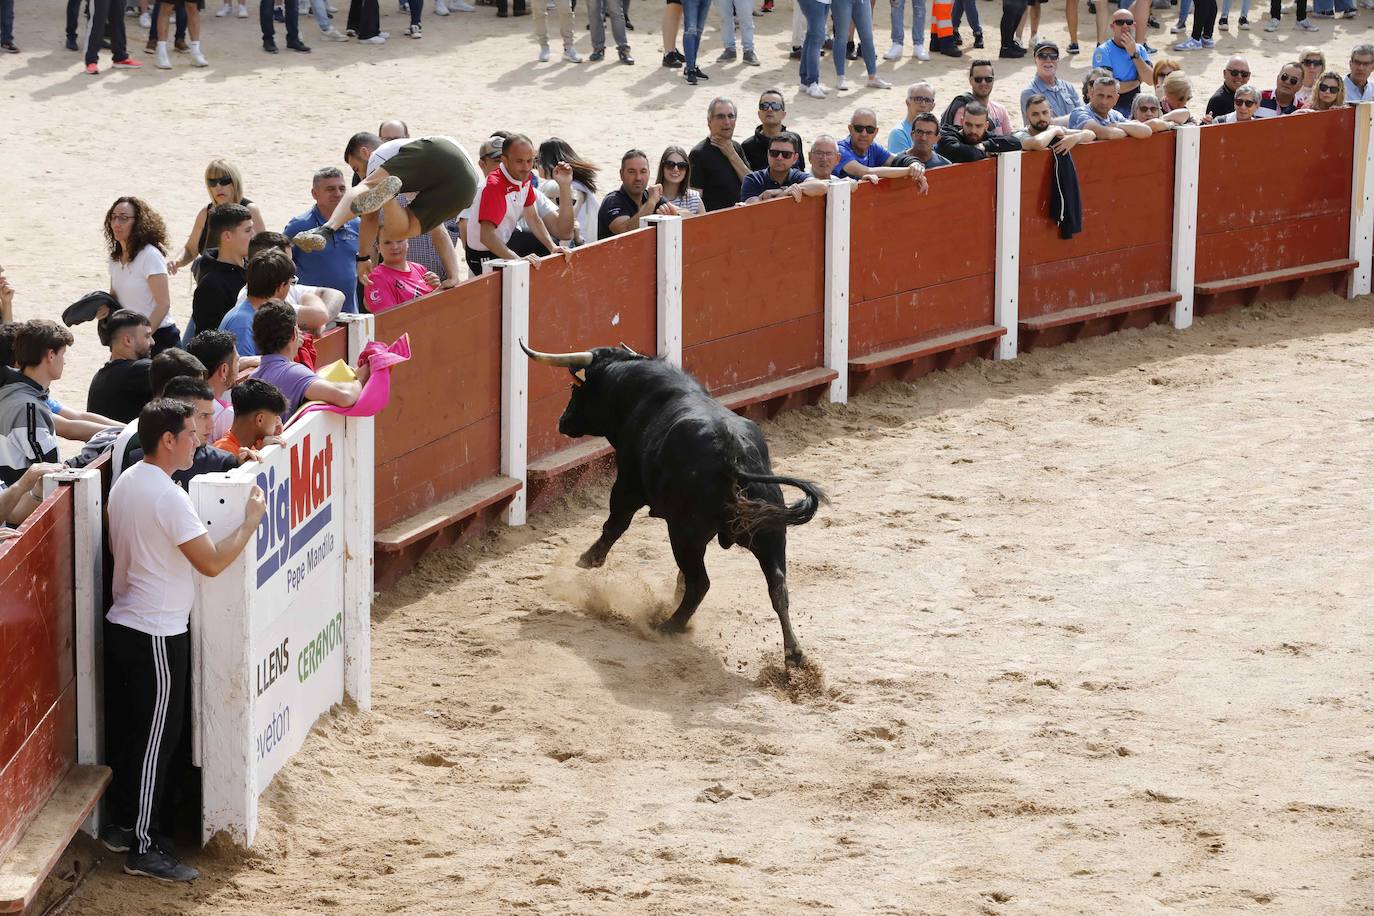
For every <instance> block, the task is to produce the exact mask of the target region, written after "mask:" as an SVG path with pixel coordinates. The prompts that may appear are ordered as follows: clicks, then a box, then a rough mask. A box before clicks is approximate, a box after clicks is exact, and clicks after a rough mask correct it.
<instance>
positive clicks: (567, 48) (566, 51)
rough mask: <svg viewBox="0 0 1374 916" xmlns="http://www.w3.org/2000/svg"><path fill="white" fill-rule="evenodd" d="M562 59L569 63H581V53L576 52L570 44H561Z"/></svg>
mask: <svg viewBox="0 0 1374 916" xmlns="http://www.w3.org/2000/svg"><path fill="white" fill-rule="evenodd" d="M563 59H564V60H566V61H567V62H568V63H570V64H580V63H582V55H581V54H578V53H577V49H576V48H574V47H573V46H572V45H564V46H563Z"/></svg>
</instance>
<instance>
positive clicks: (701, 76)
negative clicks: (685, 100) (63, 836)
mask: <svg viewBox="0 0 1374 916" xmlns="http://www.w3.org/2000/svg"><path fill="white" fill-rule="evenodd" d="M696 77H697V79H699V80H709V79H710V77H709V76H707V75H706V71H705V70H703V69H701V68H700V67H697V69H696Z"/></svg>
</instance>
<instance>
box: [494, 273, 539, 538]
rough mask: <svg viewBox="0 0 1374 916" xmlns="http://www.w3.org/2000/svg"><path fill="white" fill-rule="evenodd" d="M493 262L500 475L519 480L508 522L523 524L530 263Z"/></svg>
mask: <svg viewBox="0 0 1374 916" xmlns="http://www.w3.org/2000/svg"><path fill="white" fill-rule="evenodd" d="M491 263H492V264H493V265H494V266H496V267H499V268H500V270H501V354H502V355H501V473H502V474H504V475H505V476H507V477H512V478H514V479H516V480H518V481H520V489H519V491H517V492H516V494H515V495H514V496H513V497H511V501H510V505H508V506H507V507H506V512H505V520H506V524H508V525H523V524H525V505H526V487H527V486H528V483H529V481H528V479H527V476H526V463H527V461H528V458H529V453H528V446H529V412H530V384H529V378H530V368H529V358H528V357H527V356H525V354H524V352H523V351H522V350H521V349H520V341H522V340H524V341H525V343H526V345H528V344H529V336H530V262H529V261H526V260H525V259H523V258H519V259H516V260H514V261H493V262H491Z"/></svg>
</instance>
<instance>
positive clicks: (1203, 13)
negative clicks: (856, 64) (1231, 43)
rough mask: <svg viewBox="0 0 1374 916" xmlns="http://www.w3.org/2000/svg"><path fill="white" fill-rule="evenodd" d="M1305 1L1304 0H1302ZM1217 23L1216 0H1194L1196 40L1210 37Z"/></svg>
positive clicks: (1194, 32) (1194, 35)
mask: <svg viewBox="0 0 1374 916" xmlns="http://www.w3.org/2000/svg"><path fill="white" fill-rule="evenodd" d="M1303 2H1304V3H1305V2H1306V0H1303ZM1216 23H1217V0H1194V3H1193V33H1192V35H1193V37H1194V38H1196V39H1197V40H1198V41H1201V40H1202V39H1204V38H1211V37H1212V29H1213V28H1215V27H1216Z"/></svg>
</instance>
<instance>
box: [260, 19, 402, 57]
mask: <svg viewBox="0 0 1374 916" xmlns="http://www.w3.org/2000/svg"><path fill="white" fill-rule="evenodd" d="M419 28H420V27H419V26H418V25H417V26H415V29H416V30H417V31H418V30H419ZM414 37H415V38H419V37H420V36H419V35H415V36H414ZM286 46H287V47H288V48H290V49H291V50H292V51H299V52H301V53H302V54H309V53H310V45H308V44H306V43H305V42H303V41H301V40H300V39H299V38H297V39H296V40H295V41H288V42H287V43H286Z"/></svg>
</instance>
